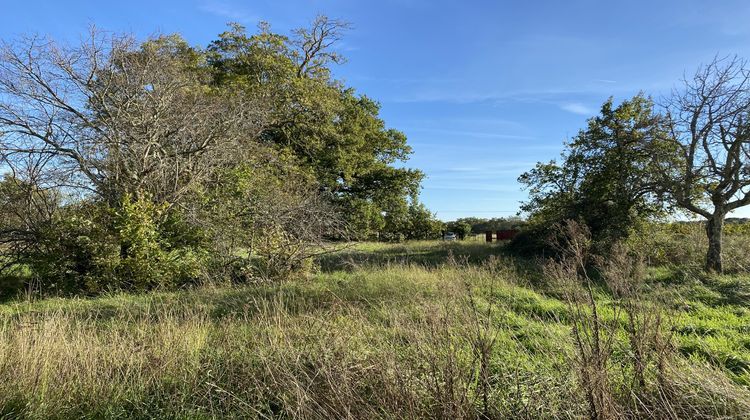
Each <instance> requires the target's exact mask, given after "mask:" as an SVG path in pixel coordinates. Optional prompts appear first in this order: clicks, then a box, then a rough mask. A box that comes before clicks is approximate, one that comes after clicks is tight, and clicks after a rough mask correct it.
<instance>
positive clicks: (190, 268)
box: [113, 195, 206, 290]
mask: <svg viewBox="0 0 750 420" xmlns="http://www.w3.org/2000/svg"><path fill="white" fill-rule="evenodd" d="M168 206H169V205H168V203H161V204H156V203H153V202H152V201H151V200H149V199H146V198H143V197H138V198H134V197H132V196H129V195H126V196H125V197H124V198H123V200H122V204H121V206H120V208H119V209H117V211H116V212H115V214H114V217H113V222H114V229H115V232H116V234H117V238H118V240H119V247H120V258H119V261H118V262H117V266H116V268H115V272H116V275H117V279H118V281H119V283H120V284H122V285H124V286H125V288H126V289H131V290H132V289H135V290H149V289H154V288H157V287H166V288H172V287H175V286H179V285H182V284H185V283H187V282H190V281H194V280H196V279H197V278H198V277H199V276H200V274H201V272H202V268H203V267H204V264H205V258H206V255H205V250H203V249H200V247H198V246H197V245H198V244H190V245H192V246H182V247H174V246H173V244H172V243H171V239H172V236H173V235H172V233H173V232H169V231H166V230H165V229H164V227H165V225H166V224H165V221H166V219H167V214H166V211H167V209H168ZM174 217H175V216H172V218H174ZM179 224H180V223H179V221H176V220H174V219H173V220H172V221H171V223H170V227H175V226H179Z"/></svg>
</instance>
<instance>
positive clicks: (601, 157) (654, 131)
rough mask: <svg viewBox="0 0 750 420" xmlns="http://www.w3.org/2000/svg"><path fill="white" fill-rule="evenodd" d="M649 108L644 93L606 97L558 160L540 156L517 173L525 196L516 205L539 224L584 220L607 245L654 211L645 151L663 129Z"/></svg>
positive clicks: (547, 225)
mask: <svg viewBox="0 0 750 420" xmlns="http://www.w3.org/2000/svg"><path fill="white" fill-rule="evenodd" d="M653 108H654V107H653V103H652V101H651V100H650V99H648V98H646V97H645V96H643V95H638V96H635V97H633V98H632V99H630V100H627V101H624V102H622V103H621V104H620V105H618V106H616V107H615V105H614V103H613V100H612V99H611V98H610V99H609V100H608V101H607V102H605V103H604V105H602V108H601V112H600V115H599V116H596V117H594V118H591V119H590V120H589V121H588V127H587V128H586V129H585V130H581V131H580V132H579V133H578V135H577V136H576V137H575V138H574V139H573V141H572V142H571V143H570V144H568V145H567V146H566V150H565V152H564V153H563V154H562V162H561V163H557V162H556V161H551V162H548V163H541V162H540V163H538V164H537V165H536V167H535V168H534V169H532V170H530V171H529V172H526V173H524V174H522V175H521V176H520V177H519V181H520V182H521V183H522V184H524V185H525V186H526V187H527V188H528V189H529V201H527V202H526V203H524V204H523V205H522V207H521V209H522V211H524V212H527V213H528V214H529V215H530V217H529V221H530V222H531V223H532V225H535V226H537V227H541V228H542V230H544V228H550V227H552V226H553V225H555V224H557V223H560V222H562V221H564V220H567V219H572V220H577V221H583V222H584V223H585V224H586V225H587V226H588V228H589V229H590V230H591V233H592V236H593V237H594V238H595V239H596V240H598V241H599V242H600V244H602V245H604V246H606V244H608V243H611V242H612V241H613V240H617V239H621V238H624V237H625V236H627V234H628V231H629V229H630V228H632V227H633V226H634V225H635V224H636V223H637V221H638V220H640V219H642V218H644V217H649V216H651V215H655V214H657V213H658V212H659V210H660V208H661V205H660V204H661V203H660V202H659V201H658V200H657V199H656V196H655V195H654V194H653V184H654V176H653V172H654V169H653V168H652V165H653V162H652V159H651V158H650V154H651V153H652V151H654V150H658V149H659V147H660V146H659V144H660V142H661V139H663V138H664V137H665V132H666V131H665V125H664V123H663V119H662V118H661V117H660V116H659V115H658V114H656V113H655V112H654V109H653Z"/></svg>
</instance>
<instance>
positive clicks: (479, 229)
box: [449, 217, 526, 234]
mask: <svg viewBox="0 0 750 420" xmlns="http://www.w3.org/2000/svg"><path fill="white" fill-rule="evenodd" d="M450 224H451V225H452V226H459V225H461V226H463V225H466V224H468V225H469V226H470V228H471V233H477V234H478V233H484V232H487V231H490V232H495V231H498V230H509V229H521V228H523V227H524V226H525V225H526V222H525V221H524V220H523V219H521V218H520V217H495V218H491V219H484V218H480V217H463V218H461V219H457V220H455V221H454V222H450ZM449 230H451V231H453V232H458V229H455V228H450V227H449ZM467 234H468V233H467Z"/></svg>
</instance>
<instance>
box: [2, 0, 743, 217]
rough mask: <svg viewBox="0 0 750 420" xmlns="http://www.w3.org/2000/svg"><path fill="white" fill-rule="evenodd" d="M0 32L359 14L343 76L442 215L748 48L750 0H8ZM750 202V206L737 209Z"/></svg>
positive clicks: (284, 27) (508, 191)
mask: <svg viewBox="0 0 750 420" xmlns="http://www.w3.org/2000/svg"><path fill="white" fill-rule="evenodd" d="M0 6H2V9H0V10H2V11H3V13H2V14H1V15H0V37H1V38H8V37H12V36H14V35H18V34H20V33H24V32H38V33H43V34H49V35H52V36H53V37H56V38H63V39H70V40H75V39H77V37H78V36H79V34H81V33H82V32H83V31H85V29H86V28H87V26H88V25H89V24H91V23H94V24H96V25H97V26H99V27H101V28H103V29H107V30H112V31H117V32H123V31H126V32H133V33H135V34H136V35H138V36H140V37H146V36H148V35H150V34H154V33H172V32H179V33H181V34H183V36H185V38H187V40H188V41H189V42H190V43H192V44H195V45H199V46H204V45H206V44H207V43H208V42H209V41H211V40H212V39H214V38H215V36H216V34H218V33H220V32H222V31H223V30H224V27H225V23H226V22H229V21H236V22H239V23H242V24H244V25H245V26H247V27H248V28H253V27H255V25H256V24H257V22H258V21H259V20H265V21H268V22H270V23H271V25H272V28H274V29H275V30H276V31H278V32H288V31H289V30H291V29H293V28H296V27H300V26H304V25H305V24H306V23H308V22H309V21H310V20H311V19H312V18H313V17H314V16H315V15H316V14H318V13H323V14H326V15H329V16H331V17H336V18H341V19H344V20H347V21H349V22H351V23H352V24H353V29H352V30H351V32H350V33H349V34H348V36H347V37H346V39H345V41H344V42H343V43H342V44H341V45H340V50H341V51H342V52H343V53H344V54H345V55H346V56H347V57H348V62H347V63H346V64H344V65H343V66H340V67H337V68H336V76H337V77H338V78H341V79H343V80H345V81H346V82H347V83H348V84H349V85H351V86H354V87H355V88H356V89H357V90H358V91H359V92H360V93H364V94H367V95H368V96H371V97H373V98H375V99H377V100H379V101H380V102H381V104H382V107H383V108H382V116H383V117H384V119H385V120H386V122H387V124H388V125H389V126H390V127H393V128H397V129H400V130H402V131H404V132H405V133H406V134H407V136H408V138H409V143H410V144H411V145H412V147H413V148H414V154H413V156H412V158H411V160H410V161H409V164H408V166H411V167H416V168H420V169H422V170H423V171H425V172H426V174H427V176H428V178H427V180H426V181H425V182H424V189H423V191H422V194H421V199H422V201H423V202H424V203H425V204H426V205H427V206H428V207H429V208H430V209H432V210H433V211H435V212H437V214H438V217H440V218H441V219H444V220H450V219H455V218H457V217H463V216H480V217H496V216H510V215H513V214H515V213H516V211H517V210H518V204H519V201H522V200H524V199H525V197H526V194H525V193H524V192H523V191H522V190H521V189H520V186H519V185H518V184H517V182H516V178H517V177H518V175H519V174H520V173H521V172H523V171H525V170H527V169H529V168H531V167H532V166H533V165H534V163H535V162H537V161H540V160H549V159H551V158H554V157H556V156H557V155H558V154H559V152H560V150H561V148H562V143H563V141H565V140H566V139H568V138H570V137H571V136H573V135H574V134H575V133H576V132H577V131H578V129H580V128H582V127H583V126H584V125H585V121H586V118H588V117H589V116H591V115H593V114H595V113H596V111H597V108H598V106H599V105H601V103H602V102H604V101H605V100H606V99H607V98H608V97H609V96H614V97H615V99H616V100H622V99H626V98H628V97H630V96H632V95H634V94H636V93H638V91H640V90H643V91H645V92H647V93H649V94H651V95H653V96H654V97H655V98H659V97H660V96H662V95H664V94H666V93H668V92H669V90H670V89H671V88H672V87H674V86H675V85H676V84H677V83H678V81H679V79H680V78H681V77H682V75H683V74H684V73H685V72H688V73H690V72H692V71H694V70H695V68H696V67H697V66H698V65H699V64H700V63H702V62H706V61H708V60H710V59H711V58H712V57H713V56H714V55H715V54H717V53H718V54H721V55H724V54H739V55H742V56H744V57H747V58H750V25H749V24H748V22H750V2H748V1H740V0H731V1H730V0H715V1H693V0H679V1H678V0H669V1H654V0H651V1H641V0H638V1H622V2H605V1H594V0H586V1H578V0H570V1H553V0H546V1H468V0H467V1H428V0H380V1H355V0H330V1H324V0H300V1H281V0H275V1H274V0H254V1H249V0H182V1H178V0H171V1H157V0H152V1H116V2H115V1H113V2H109V1H38V0H26V1H17V0H13V1H9V0H0ZM737 215H741V216H750V210H748V209H745V210H743V211H741V212H740V213H738V214H737Z"/></svg>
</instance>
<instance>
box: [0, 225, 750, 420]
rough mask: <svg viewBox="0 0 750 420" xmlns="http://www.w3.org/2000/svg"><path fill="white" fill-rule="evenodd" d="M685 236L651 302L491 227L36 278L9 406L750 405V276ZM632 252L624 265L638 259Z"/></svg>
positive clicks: (16, 326) (77, 410) (16, 316)
mask: <svg viewBox="0 0 750 420" xmlns="http://www.w3.org/2000/svg"><path fill="white" fill-rule="evenodd" d="M680 235H681V234H678V233H674V229H673V228H665V229H662V230H661V231H660V232H659V235H652V236H651V238H652V241H653V242H652V243H650V244H649V246H648V251H649V252H650V254H651V255H647V257H650V258H652V259H656V258H657V257H658V258H661V260H659V261H658V264H653V263H652V264H651V265H644V266H643V269H644V271H643V273H642V277H639V278H636V279H630V280H633V281H634V282H637V283H638V284H640V285H641V286H640V287H639V288H638V290H637V291H635V292H634V293H637V295H636V296H635V297H636V299H630V297H629V296H633V295H627V294H624V293H622V292H621V291H618V290H617V287H616V284H615V283H613V282H612V281H611V279H612V278H614V277H616V275H615V274H616V272H617V270H616V267H615V266H617V264H615V265H614V266H609V267H610V269H609V271H607V270H603V271H602V273H599V275H598V276H597V277H596V278H593V277H592V278H591V279H590V282H589V283H587V284H588V285H589V286H590V288H589V289H588V290H590V291H591V293H592V296H593V301H592V302H589V301H587V300H586V299H585V298H583V299H573V298H572V296H575V295H576V294H575V293H571V292H570V291H571V289H570V288H569V286H570V285H571V283H565V282H564V281H563V282H561V281H559V278H558V279H557V280H556V277H555V275H554V273H555V272H557V273H560V272H561V271H562V272H564V268H565V267H564V264H563V263H564V262H565V261H566V259H565V258H562V259H560V260H558V262H556V263H552V264H557V265H552V266H551V265H550V262H547V263H545V262H542V261H539V260H530V259H522V258H518V257H514V256H512V255H510V254H509V252H508V251H507V250H506V248H505V246H504V245H502V244H486V243H484V242H481V241H476V240H474V241H472V240H467V241H463V242H451V243H446V242H438V241H423V242H409V243H403V244H382V243H360V244H357V245H356V246H346V247H344V248H343V249H341V250H340V251H338V252H336V253H331V254H326V255H324V256H323V257H321V258H319V259H318V261H317V267H318V269H317V272H315V273H314V274H311V275H309V276H307V277H300V278H297V279H295V280H294V281H288V282H284V283H256V284H247V285H242V286H233V285H231V284H206V285H203V286H199V287H194V288H190V289H186V290H183V291H171V292H159V291H154V292H150V293H147V294H125V293H116V294H110V295H105V296H101V297H97V298H91V299H86V298H43V299H38V298H35V296H34V294H33V293H32V292H29V293H27V294H26V295H25V296H20V297H18V298H16V299H14V300H10V301H7V302H6V303H4V304H2V306H0V335H1V336H2V337H1V339H0V413H2V415H3V416H4V417H6V418H115V417H118V418H119V417H128V418H155V417H157V418H214V417H250V418H409V417H429V418H580V417H588V416H589V415H590V412H591V411H590V410H591V409H592V406H591V404H592V402H593V403H594V404H595V406H594V408H596V409H598V410H610V411H609V412H603V413H601V414H606V415H610V414H612V415H615V416H616V417H633V418H636V417H637V418H644V417H645V418H648V417H651V418H715V417H721V418H744V417H746V416H747V414H748V413H750V390H748V386H750V372H749V371H748V366H749V365H750V339H748V334H747V332H748V328H750V309H748V306H747V304H748V299H749V298H750V277H748V276H747V275H746V274H728V275H722V276H711V275H705V274H701V271H700V270H691V269H690V265H689V264H686V263H687V262H689V261H687V260H675V258H678V257H676V256H674V255H672V256H669V255H671V254H669V253H670V252H672V253H673V251H670V249H672V248H671V247H674V248H679V246H678V245H680V244H682V246H687V245H686V244H685V241H684V239H683V238H682V237H681V236H680ZM731 237H732V236H731V235H730V238H731ZM657 242H658V243H657ZM744 243H747V242H746V241H745V242H744ZM687 254H688V252H685V253H683V254H682V255H680V256H679V258H690V256H689V255H687ZM631 255H632V253H623V254H622V255H621V258H622V259H623V261H624V262H625V263H627V264H621V265H619V267H620V268H623V267H625V268H627V267H633V266H634V265H638V264H640V263H638V262H637V261H635V260H633V259H632V257H631ZM669 258H671V259H672V261H673V262H675V263H678V264H673V263H670V262H669V261H668V259H669ZM641 260H644V258H641ZM738 264H739V261H738ZM697 266H699V262H698V264H697ZM612 267H614V268H612ZM626 271H627V272H628V273H631V274H632V275H634V276H638V274H637V273H635V272H633V271H628V270H626ZM619 272H620V273H622V272H623V271H622V270H620V271H619ZM576 283H577V284H579V286H580V285H581V284H586V283H581V282H579V281H578V280H576ZM631 283H632V282H631ZM576 290H585V289H584V288H583V287H579V288H578V289H576ZM592 304H593V305H592ZM594 314H595V315H596V317H598V318H597V324H596V325H598V326H597V327H595V326H594V324H593V323H592V320H593V319H594V318H592V317H593V316H594ZM656 314H658V320H659V322H655V320H656V319H657V316H656ZM633 319H635V321H633ZM594 331H598V334H600V337H598V338H594V335H593V332H594ZM596 346H598V347H599V349H598V353H597V351H595V350H594V348H595V347H596ZM592 364H598V366H601V367H602V368H603V371H599V372H593V373H595V375H594V376H592V371H591V368H592V366H593V365H592ZM639 364H640V365H639ZM592 398H593V400H592Z"/></svg>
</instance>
